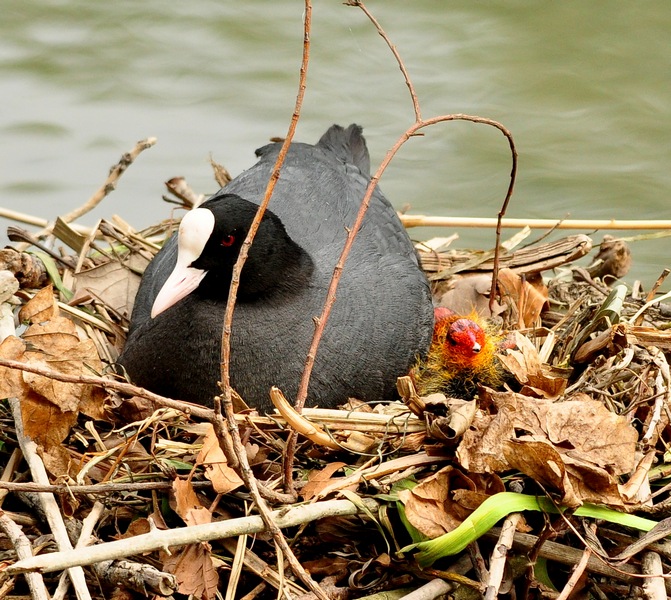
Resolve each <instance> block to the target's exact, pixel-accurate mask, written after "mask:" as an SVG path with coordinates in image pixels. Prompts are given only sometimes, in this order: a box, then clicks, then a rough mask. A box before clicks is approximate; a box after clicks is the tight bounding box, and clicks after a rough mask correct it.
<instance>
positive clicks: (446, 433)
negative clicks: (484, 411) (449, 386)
mask: <svg viewBox="0 0 671 600" xmlns="http://www.w3.org/2000/svg"><path fill="white" fill-rule="evenodd" d="M424 401H425V403H426V408H425V412H424V418H425V419H426V428H427V433H428V434H429V435H430V436H431V437H432V438H434V439H437V440H440V441H442V442H445V443H447V444H452V445H453V446H454V445H456V441H457V440H459V439H461V436H462V435H463V434H464V433H465V432H466V431H467V430H468V428H469V427H470V426H471V422H472V421H473V419H474V418H475V415H476V413H477V409H478V405H477V402H476V401H475V400H462V399H461V398H446V397H445V395H444V394H430V395H429V396H426V397H425V398H424Z"/></svg>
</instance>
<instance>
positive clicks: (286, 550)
mask: <svg viewBox="0 0 671 600" xmlns="http://www.w3.org/2000/svg"><path fill="white" fill-rule="evenodd" d="M311 25H312V5H311V3H310V0H305V13H304V23H303V58H302V61H301V67H300V78H299V84H298V93H297V95H296V104H295V108H294V113H293V115H292V116H291V122H290V123H289V129H288V131H287V136H286V138H285V139H284V142H283V143H282V147H281V148H280V152H279V154H278V156H277V160H276V161H275V166H274V167H273V172H272V174H271V176H270V180H269V181H268V185H267V187H266V192H265V194H264V197H263V201H262V202H261V204H260V206H259V208H258V210H257V211H256V215H255V216H254V220H253V221H252V224H251V226H250V228H249V232H248V233H247V237H246V238H245V241H244V242H243V244H242V247H241V248H240V253H239V255H238V259H237V260H236V262H235V265H234V266H233V275H232V278H231V287H230V289H229V293H228V300H227V302H226V312H225V314H224V327H223V330H222V339H221V387H222V392H223V397H222V402H221V404H220V403H219V402H217V403H216V404H215V408H216V409H218V410H216V411H215V412H216V413H218V414H217V415H216V416H217V417H218V416H219V414H220V409H221V407H222V405H223V409H224V414H225V417H226V421H227V423H228V433H229V434H230V437H231V440H232V442H233V447H234V450H235V454H236V455H237V459H238V461H239V471H240V475H241V476H242V479H243V481H244V482H245V485H246V486H247V488H248V489H249V491H250V493H251V495H252V498H253V499H254V503H255V504H256V507H257V510H258V511H259V514H260V515H261V518H262V519H263V522H264V523H265V525H266V528H267V529H268V532H269V533H270V534H271V535H272V537H273V540H274V541H275V544H276V545H277V547H278V548H280V549H281V550H282V554H283V555H284V556H285V557H286V559H287V561H288V563H289V565H290V566H291V569H292V570H293V572H294V574H295V575H296V576H297V577H298V578H299V579H300V580H301V581H302V582H303V583H304V584H305V585H306V586H307V587H308V588H309V589H310V590H311V591H312V592H313V593H314V594H315V596H317V598H319V599H320V600H328V598H327V596H326V595H325V594H324V592H323V591H322V589H321V588H320V587H319V586H318V585H317V583H316V582H315V581H314V580H313V579H312V577H310V575H309V573H308V572H307V571H306V570H305V569H304V568H303V566H302V565H301V564H300V562H298V559H297V558H296V555H295V554H294V553H293V550H291V548H290V547H289V544H288V543H287V540H286V538H285V537H284V534H283V533H282V531H281V530H280V529H279V527H278V526H277V525H276V524H275V522H274V520H273V517H272V515H271V513H270V509H269V508H268V506H267V504H266V502H265V500H264V499H263V497H262V496H261V494H260V492H259V486H258V485H257V481H256V478H255V477H254V474H253V473H252V470H251V467H250V466H249V460H248V458H247V452H246V451H245V447H244V445H243V443H242V440H241V438H240V432H239V430H238V424H237V422H236V419H235V413H234V411H233V402H232V391H231V382H230V371H229V364H230V355H231V331H232V324H233V311H234V310H235V300H236V297H237V292H238V286H239V284H240V273H241V272H242V267H243V266H244V264H245V261H246V260H247V254H248V253H249V247H250V246H251V244H252V242H253V240H254V236H255V235H256V232H257V230H258V228H259V225H260V223H261V219H262V218H263V214H264V212H265V210H266V208H267V206H268V203H269V202H270V198H271V197H272V195H273V191H274V190H275V186H276V184H277V181H278V179H279V177H280V170H281V168H282V165H283V164H284V159H285V157H286V155H287V152H288V150H289V146H290V145H291V141H292V140H293V137H294V134H295V132H296V126H297V125H298V120H299V118H300V114H301V107H302V106H303V98H304V97H305V88H306V86H305V81H306V78H307V70H308V64H309V62H310V29H311ZM217 421H218V422H219V419H218V418H217ZM219 425H221V423H220V422H219ZM215 426H216V425H215ZM217 429H218V430H219V432H221V430H220V427H217ZM221 433H223V432H221ZM224 435H225V434H224ZM223 441H224V440H222V439H221V437H220V443H222V442H223ZM222 450H224V451H225V444H223V443H222Z"/></svg>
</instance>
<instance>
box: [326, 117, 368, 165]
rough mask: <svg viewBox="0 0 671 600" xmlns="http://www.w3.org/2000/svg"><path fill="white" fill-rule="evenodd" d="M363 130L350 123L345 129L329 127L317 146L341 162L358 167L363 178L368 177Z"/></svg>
mask: <svg viewBox="0 0 671 600" xmlns="http://www.w3.org/2000/svg"><path fill="white" fill-rule="evenodd" d="M362 131H363V129H362V128H361V127H360V126H359V125H355V124H354V123H352V124H351V125H350V126H349V127H348V128H347V129H344V128H343V127H341V126H340V125H331V127H329V128H328V131H327V132H326V133H325V134H324V135H323V136H322V137H321V139H320V140H319V142H317V146H318V147H321V148H324V149H325V150H330V151H331V152H333V153H334V154H335V155H336V156H337V157H338V158H339V159H340V160H342V161H343V162H346V163H349V164H352V165H354V166H356V167H358V169H359V171H361V174H362V175H363V176H364V177H370V156H369V154H368V147H367V146H366V139H365V138H364V137H363V134H362Z"/></svg>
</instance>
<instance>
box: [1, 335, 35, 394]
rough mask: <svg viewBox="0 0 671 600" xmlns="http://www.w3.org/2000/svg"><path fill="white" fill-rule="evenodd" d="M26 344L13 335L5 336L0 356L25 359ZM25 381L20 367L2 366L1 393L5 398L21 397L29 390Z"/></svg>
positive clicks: (8, 358) (10, 358)
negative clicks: (9, 367)
mask: <svg viewBox="0 0 671 600" xmlns="http://www.w3.org/2000/svg"><path fill="white" fill-rule="evenodd" d="M25 349H26V345H25V343H24V342H23V340H20V339H19V338H17V337H14V336H13V335H10V336H9V337H7V338H5V339H4V340H3V341H2V344H0V356H1V357H2V358H5V359H7V360H20V361H22V360H23V355H24V352H25ZM28 389H29V388H28V386H27V385H26V383H25V382H24V381H23V377H22V372H21V371H19V370H18V369H8V368H7V367H0V395H1V396H2V397H3V398H21V397H23V395H24V394H26V393H27V392H28Z"/></svg>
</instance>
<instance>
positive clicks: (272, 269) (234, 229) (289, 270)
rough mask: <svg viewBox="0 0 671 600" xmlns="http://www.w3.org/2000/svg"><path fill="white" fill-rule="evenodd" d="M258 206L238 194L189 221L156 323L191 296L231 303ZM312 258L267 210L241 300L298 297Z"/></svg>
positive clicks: (181, 232) (205, 207) (195, 211)
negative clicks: (275, 295)
mask: <svg viewBox="0 0 671 600" xmlns="http://www.w3.org/2000/svg"><path fill="white" fill-rule="evenodd" d="M257 209H258V206H257V205H256V204H253V203H252V202H249V201H247V200H245V199H243V198H241V197H240V196H236V195H235V194H224V195H222V196H217V197H214V198H212V199H210V200H208V201H207V202H204V203H203V204H202V205H201V206H200V207H199V208H195V209H193V210H191V211H189V212H188V213H187V214H186V215H184V217H183V219H182V222H181V223H180V226H179V232H178V234H177V235H178V238H177V263H176V264H175V267H174V269H173V271H172V273H170V275H169V277H168V279H167V280H166V282H165V283H164V284H163V287H162V288H161V290H160V291H159V293H158V295H157V296H156V299H155V301H154V305H153V307H152V311H151V316H152V318H153V317H156V316H157V315H158V314H160V313H162V312H163V311H164V310H166V309H167V308H169V307H171V306H172V305H173V304H175V303H177V302H179V301H180V300H181V299H183V298H185V297H186V296H188V295H189V294H197V295H198V296H199V297H201V298H207V299H209V300H214V301H221V302H223V303H225V302H226V299H227V297H228V290H229V287H230V283H231V276H232V273H233V265H234V264H235V261H236V260H237V258H238V254H239V252H240V248H241V246H242V243H243V242H244V240H245V238H246V237H247V233H248V232H249V228H250V226H251V224H252V221H253V219H254V216H255V215H256V211H257ZM312 269H313V263H312V260H311V259H310V257H309V255H308V254H307V253H306V252H305V251H304V250H303V249H302V248H301V247H300V246H299V245H298V244H296V243H295V242H294V241H293V240H292V239H291V238H290V237H289V236H288V234H287V232H286V230H285V228H284V225H283V224H282V221H281V220H280V219H279V218H278V217H277V216H276V215H275V214H274V213H273V212H271V211H269V210H266V212H265V213H264V215H263V219H262V220H261V224H260V225H259V229H258V231H257V232H256V236H255V237H254V242H253V244H252V246H251V248H250V250H249V254H248V256H247V261H246V262H245V266H244V268H243V270H242V273H241V275H240V286H239V288H238V296H239V297H240V298H241V299H243V300H247V301H253V300H255V299H260V298H264V297H266V296H268V295H270V294H273V293H278V292H279V293H293V292H294V291H295V290H296V289H298V288H300V287H301V286H303V285H305V284H306V282H307V280H309V278H310V275H311V274H312Z"/></svg>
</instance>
